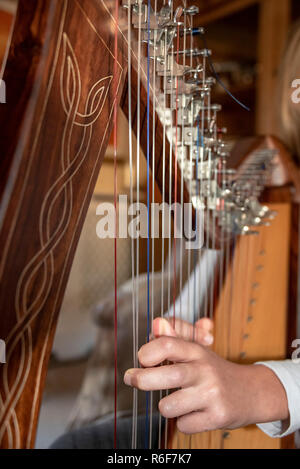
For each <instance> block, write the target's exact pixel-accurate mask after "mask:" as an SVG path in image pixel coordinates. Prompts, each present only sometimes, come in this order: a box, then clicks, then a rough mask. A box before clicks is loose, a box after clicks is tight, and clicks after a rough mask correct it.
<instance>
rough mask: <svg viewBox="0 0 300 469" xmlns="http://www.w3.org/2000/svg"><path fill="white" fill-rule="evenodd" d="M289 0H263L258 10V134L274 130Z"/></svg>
mask: <svg viewBox="0 0 300 469" xmlns="http://www.w3.org/2000/svg"><path fill="white" fill-rule="evenodd" d="M290 14H291V0H284V1H280V2H278V0H262V1H261V2H260V13H259V35H258V43H257V46H258V82H257V123H256V132H257V133H258V134H270V133H277V130H278V129H277V124H276V122H277V120H276V112H274V102H275V100H276V91H277V76H278V67H279V64H280V60H281V56H282V53H283V49H284V46H285V41H286V37H287V33H288V29H289V26H290Z"/></svg>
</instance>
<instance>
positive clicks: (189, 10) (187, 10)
mask: <svg viewBox="0 0 300 469" xmlns="http://www.w3.org/2000/svg"><path fill="white" fill-rule="evenodd" d="M184 13H186V14H187V15H190V16H194V15H198V13H199V7H197V5H191V6H190V7H188V8H184Z"/></svg>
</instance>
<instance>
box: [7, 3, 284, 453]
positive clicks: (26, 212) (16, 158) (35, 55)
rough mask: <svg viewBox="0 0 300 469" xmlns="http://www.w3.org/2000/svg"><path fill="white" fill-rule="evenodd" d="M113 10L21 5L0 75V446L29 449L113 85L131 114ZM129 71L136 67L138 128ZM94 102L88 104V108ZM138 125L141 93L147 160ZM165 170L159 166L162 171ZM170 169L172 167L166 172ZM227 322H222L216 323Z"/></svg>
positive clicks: (213, 441)
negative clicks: (4, 96) (0, 342)
mask: <svg viewBox="0 0 300 469" xmlns="http://www.w3.org/2000/svg"><path fill="white" fill-rule="evenodd" d="M113 6H114V2H106V3H104V2H103V1H102V0H80V1H79V0H51V1H50V0H35V1H32V2H28V1H26V0H20V4H19V10H18V15H17V20H16V25H15V31H14V35H13V38H12V45H11V49H10V53H9V56H8V62H7V65H6V69H5V76H4V79H5V80H6V82H7V83H9V84H10V86H9V88H8V105H7V106H6V107H5V108H4V107H1V108H0V132H1V142H4V143H3V157H2V159H1V162H0V174H1V184H0V200H1V205H0V243H1V246H3V250H2V258H1V270H0V276H1V294H0V307H1V323H0V338H1V339H4V340H6V342H7V364H6V365H0V396H1V406H0V441H1V446H2V447H3V448H7V447H10V448H12V447H14V448H29V447H33V445H34V438H35V432H36V424H37V418H38V413H39V407H40V402H41V396H42V389H43V384H44V379H45V374H46V370H47V363H48V359H49V355H50V351H51V346H52V340H53V335H54V332H55V325H56V321H57V316H58V313H59V309H60V305H61V302H62V298H63V294H64V290H65V286H66V282H67V279H68V275H69V272H70V268H71V265H72V260H73V257H74V252H75V249H76V245H77V242H78V239H79V236H80V232H81V229H82V225H83V222H84V219H85V214H86V211H87V208H88V205H89V201H90V199H91V195H92V193H93V188H94V186H95V183H96V179H97V176H98V172H99V170H100V166H101V162H102V159H103V156H104V153H105V149H106V146H107V144H108V140H109V136H110V133H111V129H112V109H113V105H114V102H115V91H116V89H117V90H118V93H117V100H120V104H121V106H122V107H123V109H124V111H125V112H126V110H127V99H128V98H127V86H126V66H127V62H126V56H127V44H126V39H125V36H124V35H123V34H122V33H121V31H120V32H119V38H118V39H119V47H118V57H117V59H118V67H117V73H116V75H114V60H115V57H114V37H113V33H114V28H115V26H114V22H113V18H112V11H113ZM66 58H67V60H64V59H66ZM136 69H137V66H136V60H135V59H133V75H132V78H133V83H132V85H133V93H132V94H133V96H132V97H133V127H134V129H136V117H137V116H136V105H137V102H136V96H137V93H136V88H137V74H136ZM79 84H80V86H79ZM92 93H93V94H92ZM96 93H97V96H96ZM72 97H73V98H74V100H72V99H71V98H72ZM91 97H92V98H93V97H95V102H94V105H93V106H92V105H91V102H92V98H91ZM96 97H97V99H96ZM151 113H152V108H151ZM90 114H92V115H93V117H94V119H91V116H90ZM84 115H85V117H84ZM16 116H17V119H16ZM83 123H84V124H86V127H82V124H83ZM156 123H157V125H156V150H157V151H156V155H157V158H156V168H155V171H156V179H157V182H158V185H160V186H162V184H163V183H164V182H165V181H163V180H162V158H161V155H162V126H161V124H160V123H159V121H158V120H157V121H156ZM145 128H146V93H145V90H144V87H142V90H141V145H142V147H143V149H144V152H145V148H146V142H147V140H146V131H145ZM65 137H66V139H69V140H66V139H65ZM151 141H152V139H151V138H150V142H151ZM66 142H69V144H67V143H66ZM145 153H146V152H145ZM150 154H152V152H151V149H150ZM167 154H168V150H167ZM168 164H169V163H168V158H167V161H166V173H167V174H168ZM174 164H175V162H174V160H173V161H172V165H173V169H174ZM179 184H180V179H179V180H178V187H179ZM166 193H168V187H167V185H166ZM178 193H179V192H178ZM185 195H186V199H187V193H186V192H185ZM173 198H174V187H173ZM283 213H288V210H287V212H285V211H284V210H283ZM286 217H287V218H288V216H287V215H286ZM284 220H286V219H285V218H284ZM275 223H276V222H275ZM275 239H277V238H276V236H274V240H275ZM287 239H288V237H286V238H284V240H282V242H283V243H286V242H287ZM283 248H284V249H285V248H286V244H284V247H283ZM240 249H241V250H242V247H241V248H240ZM284 259H286V258H285V257H284ZM249 275H250V273H249ZM228 281H229V279H226V281H225V284H224V292H226V282H228ZM224 294H225V293H224ZM227 296H228V293H227ZM222 301H223V300H222V299H220V304H221V303H222ZM282 301H285V300H284V298H283V299H282ZM245 308H246V306H245ZM216 314H217V313H216ZM235 314H239V311H235ZM280 317H281V316H280ZM226 320H227V321H228V320H229V319H228V317H227V319H226V317H224V318H223V319H222V321H226ZM239 321H240V323H239V324H240V325H239V327H240V330H241V328H242V327H244V325H243V324H244V323H243V320H242V319H241V318H240V317H239ZM220 330H221V329H220ZM222 333H224V330H223V329H222ZM227 333H228V332H227ZM236 337H239V335H237V336H235V337H233V336H232V337H231V339H230V340H231V342H230V347H232V350H234V352H235V353H236V350H237V345H236V344H235V342H234V341H235V340H236ZM226 343H227V344H229V342H226V341H225V344H226ZM221 346H222V347H224V346H225V345H224V343H223V345H222V342H220V347H221ZM228 346H229V345H228ZM234 347H235V348H234ZM278 350H279V349H278ZM250 352H251V350H249V357H250ZM251 353H252V352H251ZM280 353H281V348H280ZM280 353H279V351H278V356H279V355H280ZM232 354H233V352H232ZM232 356H233V355H230V358H231V357H232ZM220 435H221V434H220V432H216V433H214V434H211V435H210V436H208V435H205V436H203V438H204V440H201V442H200V441H199V442H197V444H199V446H200V447H201V445H203V446H204V447H215V446H216V445H218V444H219V443H218V442H219V441H220ZM195 441H196V440H195ZM182 444H183V445H184V443H182ZM239 444H240V443H239Z"/></svg>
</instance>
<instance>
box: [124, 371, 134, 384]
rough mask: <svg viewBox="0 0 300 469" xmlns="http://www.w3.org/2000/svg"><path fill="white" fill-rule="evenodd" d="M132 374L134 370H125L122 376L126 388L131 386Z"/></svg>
mask: <svg viewBox="0 0 300 469" xmlns="http://www.w3.org/2000/svg"><path fill="white" fill-rule="evenodd" d="M133 373H134V369H133V368H132V369H130V370H127V371H126V373H125V375H124V383H125V384H127V386H131V380H132V375H133Z"/></svg>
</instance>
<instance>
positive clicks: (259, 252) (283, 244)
mask: <svg viewBox="0 0 300 469" xmlns="http://www.w3.org/2000/svg"><path fill="white" fill-rule="evenodd" d="M271 207H272V209H274V210H276V211H277V213H278V215H277V217H276V219H275V220H274V221H273V222H272V225H271V226H270V227H260V228H259V229H258V231H259V235H258V236H251V237H250V236H249V237H240V238H239V240H238V242H237V245H236V248H235V255H234V260H233V262H232V263H231V267H230V270H229V272H228V273H227V276H226V280H225V283H224V287H223V291H222V293H221V296H220V298H219V302H218V306H217V308H216V311H215V347H214V349H215V351H216V352H217V353H218V354H219V355H221V356H223V357H225V358H227V359H229V360H231V361H234V362H236V363H253V362H255V361H258V360H273V359H274V360H278V359H284V358H285V356H286V346H287V342H286V333H287V320H286V318H287V309H288V272H289V249H290V223H291V207H290V205H289V204H286V203H283V204H271ZM255 284H257V286H256V287H255V288H254V285H255ZM253 300H255V302H254V301H253ZM174 435H175V436H174V439H173V441H172V442H171V444H170V445H171V447H172V448H174V447H175V448H177V447H180V448H181V447H184V448H190V447H191V448H211V449H218V448H219V449H221V448H224V449H238V448H243V449H256V448H257V449H259V448H264V449H266V448H270V449H271V448H274V449H276V448H277V449H279V448H280V447H281V445H282V443H283V442H282V440H280V439H273V438H270V437H268V436H267V435H265V434H264V433H263V432H261V431H260V430H259V429H258V428H257V427H256V426H251V427H247V428H241V429H238V430H234V431H230V432H221V431H216V432H207V433H203V434H198V435H192V436H191V437H188V436H184V435H180V436H179V437H178V435H177V433H175V434H174ZM178 441H179V446H177V444H178V443H177V442H178Z"/></svg>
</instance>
